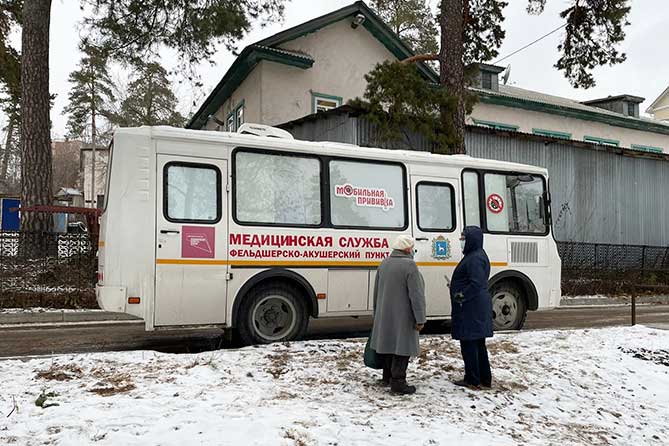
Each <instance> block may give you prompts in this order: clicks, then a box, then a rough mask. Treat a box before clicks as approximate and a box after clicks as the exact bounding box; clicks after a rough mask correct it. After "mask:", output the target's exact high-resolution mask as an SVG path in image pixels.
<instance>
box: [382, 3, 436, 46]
mask: <svg viewBox="0 0 669 446" xmlns="http://www.w3.org/2000/svg"><path fill="white" fill-rule="evenodd" d="M371 6H372V8H374V10H376V12H377V14H379V16H381V18H382V19H383V20H384V21H385V22H386V24H388V26H390V28H391V29H392V30H393V31H395V34H397V35H398V36H400V38H401V39H402V40H404V42H406V43H407V44H408V45H409V46H410V47H411V48H412V49H413V50H414V52H415V53H416V54H434V53H436V52H437V51H438V49H439V42H438V41H437V36H438V34H439V33H438V30H437V21H436V19H435V17H434V14H433V13H432V11H431V10H430V7H429V5H427V4H426V3H425V0H373V1H372V3H371Z"/></svg>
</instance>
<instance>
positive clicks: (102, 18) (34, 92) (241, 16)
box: [0, 0, 284, 231]
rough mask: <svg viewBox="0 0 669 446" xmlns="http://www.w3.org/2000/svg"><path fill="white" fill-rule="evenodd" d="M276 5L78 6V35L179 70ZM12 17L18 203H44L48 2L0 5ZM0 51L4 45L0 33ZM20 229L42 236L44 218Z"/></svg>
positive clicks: (13, 0)
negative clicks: (171, 53)
mask: <svg viewBox="0 0 669 446" xmlns="http://www.w3.org/2000/svg"><path fill="white" fill-rule="evenodd" d="M283 2H284V0H236V1H230V0H79V4H80V5H81V7H82V9H83V10H85V11H87V12H89V14H88V16H87V17H86V19H85V21H84V28H85V31H86V32H87V33H88V34H89V35H90V36H92V37H93V39H91V40H94V41H97V38H99V39H100V44H101V46H102V48H104V49H105V50H107V51H108V52H109V54H110V56H112V57H113V58H115V59H120V60H123V61H138V60H141V59H142V58H145V57H146V56H147V54H153V55H155V54H157V52H158V50H159V49H160V48H161V47H166V48H170V49H174V50H176V52H177V54H179V56H180V58H181V60H182V61H184V63H185V64H190V65H195V64H196V63H198V62H200V61H202V60H207V59H211V56H212V55H213V54H214V52H215V50H216V48H217V47H218V44H220V43H224V44H225V45H226V46H228V47H229V48H234V43H235V42H236V41H238V40H239V39H240V38H241V37H243V35H244V34H245V33H246V32H247V31H248V30H249V29H250V28H251V24H252V23H253V22H255V21H263V20H270V21H271V20H276V19H279V18H280V17H282V15H283ZM6 5H10V6H11V7H12V8H16V10H17V11H20V16H21V17H22V37H21V59H22V60H21V117H22V119H21V138H20V140H21V146H22V151H21V152H22V163H21V171H22V175H21V181H22V187H21V195H22V198H23V204H24V205H27V206H31V205H47V204H50V203H51V197H52V195H51V181H52V173H51V141H50V134H49V133H50V119H49V111H50V95H49V25H50V19H51V0H0V7H1V6H6ZM0 41H1V43H0V46H8V44H7V36H3V35H2V34H0ZM22 219H23V220H22V228H23V229H24V230H29V231H45V230H48V229H49V228H50V221H51V219H49V218H47V217H46V216H45V215H43V214H35V213H23V214H22Z"/></svg>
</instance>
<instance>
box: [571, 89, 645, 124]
mask: <svg viewBox="0 0 669 446" xmlns="http://www.w3.org/2000/svg"><path fill="white" fill-rule="evenodd" d="M645 100H646V99H645V98H642V97H639V96H632V95H629V94H621V95H618V96H608V97H606V98H602V99H593V100H591V101H584V102H581V104H583V105H589V106H591V107H597V108H603V109H604V110H609V111H612V112H615V113H620V114H621V115H625V116H631V117H633V118H638V117H639V104H641V103H642V102H643V101H645Z"/></svg>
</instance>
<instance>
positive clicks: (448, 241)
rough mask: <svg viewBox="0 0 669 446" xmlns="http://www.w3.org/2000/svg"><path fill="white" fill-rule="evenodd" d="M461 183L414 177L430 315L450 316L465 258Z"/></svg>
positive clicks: (413, 192)
mask: <svg viewBox="0 0 669 446" xmlns="http://www.w3.org/2000/svg"><path fill="white" fill-rule="evenodd" d="M457 194H458V181H457V180H456V179H454V178H439V177H418V176H411V196H412V197H413V201H412V206H413V212H412V214H413V221H412V225H413V236H414V238H415V239H416V254H415V260H416V264H417V265H418V268H419V270H420V272H421V273H422V275H423V278H424V279H425V298H426V300H427V315H428V316H450V314H451V301H450V293H449V289H448V281H447V280H446V278H445V276H447V277H448V280H450V278H451V276H452V274H453V270H454V269H455V266H456V265H457V264H458V261H459V260H460V258H461V257H462V253H461V252H460V246H459V243H460V241H459V240H460V233H459V232H458V231H457V219H456V215H457V212H456V209H457V199H456V197H457V196H458V195H457Z"/></svg>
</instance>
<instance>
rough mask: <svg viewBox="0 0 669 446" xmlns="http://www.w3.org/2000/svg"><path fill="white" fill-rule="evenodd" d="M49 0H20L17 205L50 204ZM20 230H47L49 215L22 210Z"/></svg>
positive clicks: (49, 225) (49, 223) (49, 226)
mask: <svg viewBox="0 0 669 446" xmlns="http://www.w3.org/2000/svg"><path fill="white" fill-rule="evenodd" d="M50 15H51V0H24V2H23V31H22V35H21V114H22V116H21V152H22V159H21V206H34V205H49V204H51V200H52V194H51V137H50V134H49V132H50V125H51V122H50V120H49V111H50V101H49V22H50ZM21 228H22V229H23V230H24V231H35V232H42V231H49V230H50V229H51V216H50V215H46V214H43V213H35V212H22V213H21Z"/></svg>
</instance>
